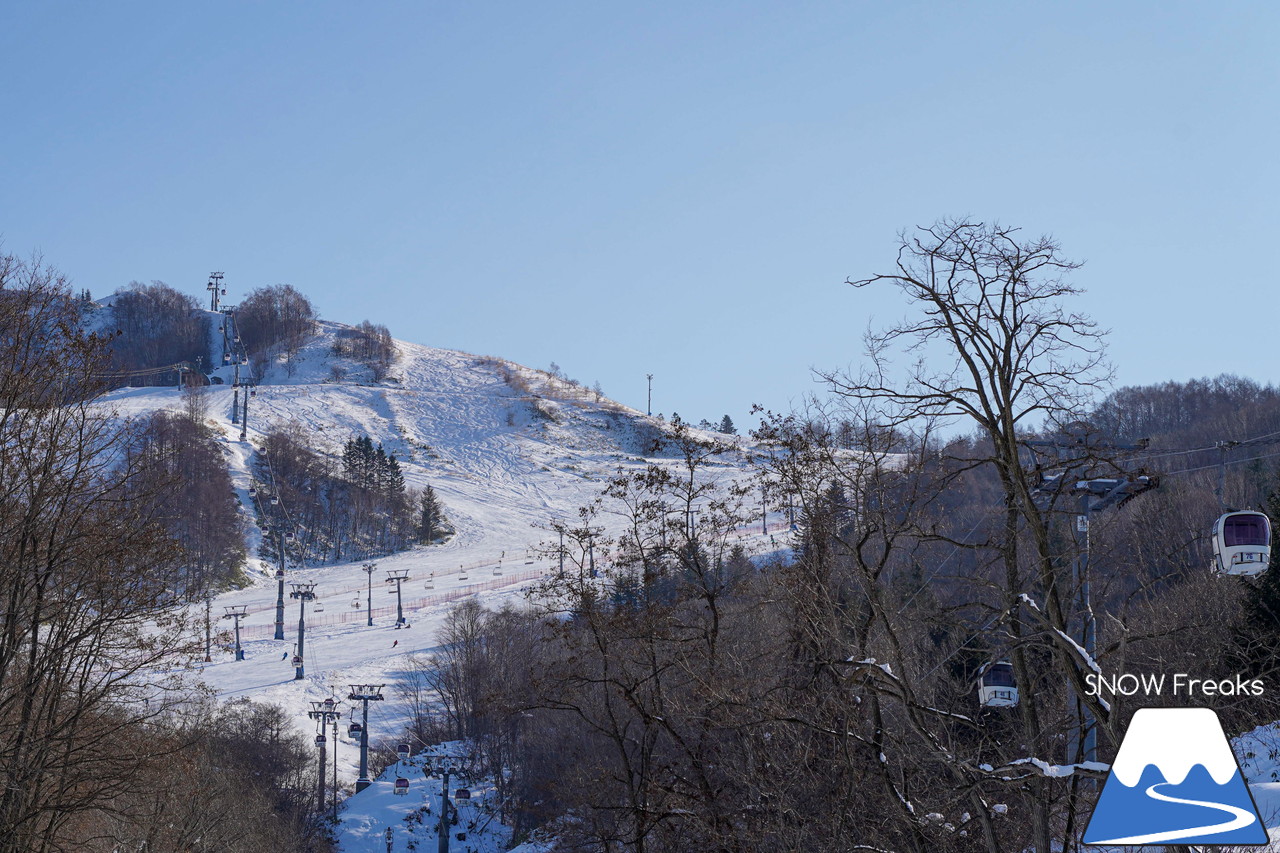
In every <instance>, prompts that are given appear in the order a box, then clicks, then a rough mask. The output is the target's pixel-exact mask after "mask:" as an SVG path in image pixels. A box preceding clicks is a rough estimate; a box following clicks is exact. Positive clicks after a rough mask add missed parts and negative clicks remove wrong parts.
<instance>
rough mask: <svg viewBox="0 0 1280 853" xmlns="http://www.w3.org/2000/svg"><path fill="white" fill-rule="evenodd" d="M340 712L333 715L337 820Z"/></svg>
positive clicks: (336, 817) (336, 811) (334, 784)
mask: <svg viewBox="0 0 1280 853" xmlns="http://www.w3.org/2000/svg"><path fill="white" fill-rule="evenodd" d="M341 716H342V712H341V711H339V712H338V713H336V714H334V715H333V821H334V823H337V822H338V719H339V718H340V717H341Z"/></svg>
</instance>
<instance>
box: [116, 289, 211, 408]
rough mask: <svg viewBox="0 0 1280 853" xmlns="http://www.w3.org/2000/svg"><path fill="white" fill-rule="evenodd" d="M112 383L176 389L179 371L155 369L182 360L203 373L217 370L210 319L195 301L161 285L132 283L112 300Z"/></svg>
mask: <svg viewBox="0 0 1280 853" xmlns="http://www.w3.org/2000/svg"><path fill="white" fill-rule="evenodd" d="M108 311H109V312H110V324H109V328H110V331H112V332H114V333H115V337H114V339H113V340H112V344H111V361H110V370H111V372H112V374H113V376H112V377H111V379H110V381H111V384H112V385H113V386H121V385H132V386H137V387H144V386H148V385H176V384H177V382H178V374H177V372H176V371H171V370H170V371H161V372H147V371H153V370H154V369H156V368H161V367H165V366H167V365H171V364H177V363H179V362H185V363H187V364H189V365H190V368H191V370H192V371H193V372H194V371H198V370H199V369H200V368H201V367H202V366H203V367H205V368H208V367H212V364H211V362H210V357H209V326H210V323H209V318H208V317H207V316H206V315H204V314H203V313H201V311H200V308H199V306H198V305H197V304H196V301H195V299H193V298H192V297H190V296H188V295H187V294H185V293H180V292H178V291H177V290H174V289H173V288H172V287H170V286H169V285H167V284H165V283H164V282H162V281H153V282H151V284H141V283H139V282H136V281H135V282H133V283H132V284H130V285H129V287H128V288H124V289H121V290H118V291H116V294H115V296H114V297H113V298H112V300H111V306H110V308H109V309H108Z"/></svg>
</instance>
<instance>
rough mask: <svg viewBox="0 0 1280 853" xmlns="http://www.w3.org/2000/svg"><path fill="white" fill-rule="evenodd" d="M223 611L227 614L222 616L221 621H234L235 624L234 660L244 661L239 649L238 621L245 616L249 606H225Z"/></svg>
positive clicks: (241, 650) (242, 650) (242, 652)
mask: <svg viewBox="0 0 1280 853" xmlns="http://www.w3.org/2000/svg"><path fill="white" fill-rule="evenodd" d="M223 609H224V610H226V611H227V612H226V613H224V614H222V618H223V619H234V620H235V622H236V660H244V649H242V648H240V620H241V619H243V618H244V617H245V615H247V613H248V611H249V605H247V604H226V605H223Z"/></svg>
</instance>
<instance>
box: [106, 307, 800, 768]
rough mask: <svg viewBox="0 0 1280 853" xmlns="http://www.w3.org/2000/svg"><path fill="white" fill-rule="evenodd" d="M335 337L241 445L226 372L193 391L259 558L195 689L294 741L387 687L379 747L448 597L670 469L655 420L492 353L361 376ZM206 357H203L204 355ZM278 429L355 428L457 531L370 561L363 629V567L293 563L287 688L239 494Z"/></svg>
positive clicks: (267, 584)
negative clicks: (286, 718) (579, 513)
mask: <svg viewBox="0 0 1280 853" xmlns="http://www.w3.org/2000/svg"><path fill="white" fill-rule="evenodd" d="M342 328H343V327H342V326H340V325H338V324H334V323H322V324H321V326H320V330H319V332H318V334H316V335H315V336H314V337H313V338H312V339H311V340H310V341H309V342H308V344H307V345H306V346H305V347H304V348H303V349H302V350H301V351H300V352H299V353H298V354H297V355H296V357H295V358H294V360H293V362H292V363H291V364H288V365H286V364H285V363H284V362H283V361H280V360H277V361H276V362H275V363H273V364H272V365H271V366H270V367H269V369H268V370H267V371H266V374H265V375H264V376H263V377H261V379H260V384H259V385H258V386H257V389H256V394H255V395H254V396H253V397H252V398H251V400H250V403H249V419H248V429H247V433H248V441H247V442H240V441H239V433H240V428H239V426H233V425H232V424H231V410H232V401H233V396H234V393H235V392H234V391H233V389H232V387H231V381H230V380H231V370H232V369H231V368H222V369H220V370H219V371H217V372H216V374H215V375H216V376H218V377H220V378H222V379H223V380H224V384H213V385H211V386H209V387H208V388H207V389H205V391H204V393H205V395H206V399H207V401H208V418H209V422H210V423H211V424H212V425H213V426H214V428H215V430H216V431H218V432H219V433H220V434H221V437H220V440H221V441H222V442H223V443H224V444H223V446H224V450H225V455H226V459H227V462H228V465H229V467H230V470H231V473H232V480H233V483H234V485H235V488H236V490H237V493H238V496H239V498H240V501H241V504H242V506H243V507H244V519H245V526H246V530H247V531H248V539H249V544H250V553H251V554H252V555H255V557H254V558H251V560H250V567H249V568H250V575H251V577H252V579H253V583H252V585H251V586H249V587H247V588H244V589H240V590H235V591H231V592H227V593H225V594H222V595H220V596H218V597H217V598H216V599H215V600H214V601H213V607H212V612H213V614H214V616H215V617H216V616H218V615H220V614H221V613H222V612H223V609H224V605H247V606H248V609H249V615H248V617H247V618H246V619H245V620H244V621H243V633H244V638H245V639H244V648H245V656H246V659H245V660H244V661H235V660H233V656H232V654H231V653H230V652H229V651H227V650H226V649H220V650H218V651H217V652H215V655H214V661H213V662H212V663H210V664H206V665H205V666H204V667H203V669H202V671H201V672H200V673H199V678H200V679H201V680H202V681H203V682H204V683H205V684H207V685H208V686H209V687H211V688H212V689H213V690H214V691H215V692H216V694H217V695H218V697H220V698H221V699H233V698H236V697H248V698H250V699H254V700H259V701H266V702H273V703H276V704H279V705H281V706H284V707H285V708H287V709H290V711H291V712H292V713H293V714H294V715H295V718H296V719H297V722H298V727H299V729H300V730H301V731H303V732H305V733H307V734H308V735H311V734H314V723H313V722H312V721H311V720H309V719H308V718H307V716H306V712H307V711H308V710H310V709H311V705H310V703H311V702H312V701H317V700H323V699H325V698H327V697H329V696H330V695H335V696H336V697H337V698H338V699H339V700H340V702H341V704H342V705H344V706H345V705H347V704H348V703H347V702H346V695H347V692H348V685H350V684H355V683H373V684H385V685H387V686H386V699H387V700H386V701H384V702H380V703H371V707H370V712H371V718H370V723H371V725H370V732H371V736H372V738H373V739H378V738H382V737H394V736H396V735H397V734H398V732H399V730H400V728H401V726H402V725H403V723H404V722H405V720H406V719H407V715H406V712H405V711H404V710H403V709H402V706H401V703H400V701H399V700H400V697H399V695H398V694H397V691H396V686H395V685H396V683H397V681H398V678H399V676H400V674H401V673H402V672H403V670H404V667H405V656H406V655H410V654H413V653H415V652H429V651H430V650H431V649H432V648H433V647H434V645H435V640H434V637H435V633H436V629H437V627H438V625H439V623H440V620H441V619H442V618H443V616H444V614H446V613H447V611H448V609H449V607H450V606H451V604H452V603H453V602H454V601H456V600H457V599H459V598H461V597H463V596H465V595H473V594H474V595H478V596H480V597H481V598H482V599H484V600H485V601H486V602H490V603H494V602H497V601H500V600H502V599H510V600H517V599H518V598H519V596H520V591H521V589H522V588H523V587H524V586H526V585H527V584H528V583H529V582H531V581H532V580H533V579H535V578H537V577H538V576H540V575H541V573H542V572H543V571H545V570H547V569H548V568H550V566H549V563H548V561H545V560H539V559H537V558H535V556H534V553H535V550H536V547H537V546H538V545H539V543H541V542H544V541H546V540H549V539H550V533H549V532H548V531H547V530H546V525H547V524H548V522H549V521H550V520H552V519H555V518H562V519H572V518H576V508H577V507H578V506H580V505H583V504H586V503H589V502H590V501H591V500H593V499H594V498H595V497H596V496H597V495H598V494H599V492H600V491H601V489H602V488H603V486H604V481H605V479H606V478H607V477H608V476H610V475H611V474H613V473H615V472H616V471H617V470H618V469H619V468H632V467H637V466H642V465H644V464H646V463H647V462H655V463H657V464H674V462H675V460H673V459H664V458H661V457H651V456H650V455H649V454H650V453H651V452H652V445H653V440H654V439H655V438H656V437H659V436H661V435H662V434H663V432H664V430H665V429H666V425H665V424H664V423H663V422H662V421H659V420H657V419H654V418H650V417H647V416H646V415H644V414H643V413H641V412H638V411H636V410H634V409H630V408H628V407H626V406H623V405H620V404H618V403H616V402H614V401H612V400H609V399H608V398H605V397H603V396H601V395H597V394H596V393H595V392H593V391H590V390H587V389H585V388H582V387H581V386H578V385H575V384H572V383H569V382H566V381H564V380H562V379H559V378H557V377H554V376H551V375H550V374H548V373H545V372H543V371H537V370H532V369H529V368H525V367H521V366H519V365H516V364H513V363H510V362H507V361H503V360H501V359H496V358H490V357H478V356H473V355H468V354H466V353H462V352H457V351H453V350H443V349H435V348H432V347H427V346H420V345H416V344H410V343H404V342H397V348H398V352H399V357H398V359H397V360H396V362H395V363H394V365H393V366H392V369H391V371H390V373H389V375H388V376H387V378H386V379H385V380H383V381H382V382H378V383H375V382H373V381H372V374H371V371H370V370H369V369H368V368H366V367H364V366H362V365H361V364H359V363H358V362H354V361H352V360H350V359H347V358H344V357H339V356H335V355H334V354H333V344H334V342H335V340H336V335H338V334H339V333H340V331H341V329H342ZM215 337H217V336H215ZM220 357H221V353H220V352H216V351H215V353H214V358H215V361H216V360H220ZM335 368H336V369H335ZM215 382H216V380H215ZM105 402H107V403H108V404H109V405H112V406H114V407H115V408H116V409H117V410H118V412H119V413H120V414H121V415H122V416H126V417H127V416H138V415H145V414H147V413H148V412H151V411H153V410H156V409H160V408H170V409H178V408H180V407H181V406H182V404H183V403H182V396H181V394H180V393H179V391H178V390H177V389H175V388H172V387H170V388H146V389H127V388H126V389H120V390H118V391H115V392H112V393H111V394H109V395H107V397H106V401H105ZM290 421H296V422H299V423H301V424H302V425H303V427H304V428H305V430H306V432H307V434H308V435H309V436H311V443H312V447H313V449H315V450H317V451H320V452H324V453H330V454H335V455H336V454H339V453H340V452H341V449H342V445H343V444H344V442H346V441H347V440H348V439H350V438H353V437H358V436H362V435H367V436H369V437H370V438H371V439H372V440H373V441H374V442H375V443H378V442H381V443H382V445H383V446H384V447H385V448H386V450H387V452H388V453H394V454H395V455H396V456H397V458H398V459H399V460H400V463H401V466H402V469H403V472H404V475H405V480H406V483H407V484H408V485H409V486H410V487H421V486H424V485H426V484H430V485H431V486H432V487H433V488H434V489H435V491H436V493H437V494H438V496H439V498H440V499H441V500H442V502H443V504H444V506H445V510H446V512H447V514H448V516H449V519H450V521H451V522H452V524H453V525H454V527H455V528H456V535H455V536H453V537H452V538H451V539H450V540H449V541H448V542H446V543H443V544H438V545H433V546H431V547H418V548H415V549H414V550H411V551H407V552H402V553H399V554H395V555H392V556H389V557H384V558H381V559H378V560H377V564H378V571H377V572H376V573H375V574H374V576H373V592H372V595H373V609H374V616H375V619H374V621H375V624H374V626H373V627H367V626H366V613H365V609H364V608H365V602H366V595H367V593H366V589H367V586H366V584H367V582H368V576H367V575H366V573H365V572H364V571H363V570H362V569H361V562H359V561H357V562H353V563H348V564H338V565H327V566H319V567H309V568H291V569H290V570H289V576H290V579H298V580H309V581H315V582H316V583H317V588H316V592H317V595H318V597H317V600H316V602H315V603H314V604H312V605H310V606H308V609H307V625H308V629H307V637H306V678H305V679H304V680H302V681H295V680H294V669H293V666H292V664H291V661H290V660H289V658H290V657H291V655H292V654H293V650H294V642H295V639H296V631H297V622H298V603H297V602H296V601H288V600H287V607H286V614H285V627H286V639H284V640H283V641H280V640H274V639H272V636H273V631H274V622H275V602H276V596H277V588H276V580H275V577H274V571H275V566H274V564H271V565H268V564H265V563H262V562H261V561H259V560H258V559H256V554H257V545H258V543H259V541H260V535H259V532H258V530H257V528H256V526H255V525H254V522H253V520H252V519H253V515H252V513H251V511H250V507H251V500H250V498H249V495H248V488H249V485H250V470H251V464H252V461H253V454H254V452H255V442H260V441H261V439H262V437H263V436H264V435H265V433H266V432H267V430H268V429H269V428H270V427H271V426H272V425H274V424H283V423H286V422H290ZM722 438H727V437H722ZM734 456H735V454H730V455H728V456H727V457H725V460H726V461H725V462H724V463H723V465H722V467H721V470H722V471H723V476H724V477H725V478H726V479H728V478H732V477H735V476H740V475H741V474H742V473H743V470H744V469H743V467H741V463H740V460H736V459H734V458H733V457H734ZM777 521H778V522H779V526H780V523H781V519H780V518H779V519H777ZM759 530H760V527H759V525H758V524H756V525H754V530H753V531H750V532H748V531H743V536H744V544H746V545H747V546H748V548H749V549H751V548H752V547H753V546H755V547H756V548H757V549H758V548H759V547H760V544H761V543H760V542H759V541H758V539H759V538H760V533H759ZM389 569H407V570H408V573H409V576H410V581H409V582H408V583H406V584H405V587H404V598H405V607H406V616H407V618H408V620H409V624H410V627H409V629H408V630H396V629H395V628H394V622H395V617H394V605H395V599H394V597H389V595H388V593H394V588H391V587H388V586H387V585H386V584H385V583H383V578H384V577H385V575H384V570H389ZM380 610H381V611H382V613H381V614H380V612H379V611H380ZM387 611H390V612H389V613H388V612H387ZM220 627H221V628H223V629H226V628H229V627H230V623H229V622H223V623H222V624H221V625H220ZM344 733H345V725H344ZM337 748H338V764H339V772H340V775H341V776H342V777H343V778H344V779H345V780H347V781H350V780H352V779H354V778H355V776H356V768H357V762H358V750H357V749H356V747H355V745H354V742H353V741H349V740H347V739H345V737H344V738H343V739H342V740H341V741H340V742H339V744H338V747H337Z"/></svg>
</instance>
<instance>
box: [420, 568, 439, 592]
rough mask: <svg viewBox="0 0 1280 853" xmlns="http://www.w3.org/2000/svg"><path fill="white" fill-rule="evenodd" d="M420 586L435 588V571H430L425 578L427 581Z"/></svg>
mask: <svg viewBox="0 0 1280 853" xmlns="http://www.w3.org/2000/svg"><path fill="white" fill-rule="evenodd" d="M422 588H423V589H435V588H436V573H435V572H432V573H431V577H429V578H427V582H426V583H424V584H423V585H422Z"/></svg>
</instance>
